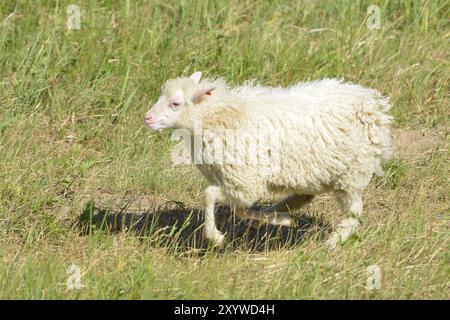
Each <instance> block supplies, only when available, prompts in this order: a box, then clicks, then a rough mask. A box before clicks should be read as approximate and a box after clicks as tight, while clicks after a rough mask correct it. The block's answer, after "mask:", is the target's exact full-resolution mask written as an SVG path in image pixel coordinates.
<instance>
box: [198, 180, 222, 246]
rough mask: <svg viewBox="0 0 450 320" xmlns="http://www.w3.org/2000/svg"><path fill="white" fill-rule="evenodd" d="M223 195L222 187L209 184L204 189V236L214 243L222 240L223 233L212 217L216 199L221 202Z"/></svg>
mask: <svg viewBox="0 0 450 320" xmlns="http://www.w3.org/2000/svg"><path fill="white" fill-rule="evenodd" d="M224 198H225V197H224V195H223V192H222V189H220V188H219V187H216V186H209V187H208V188H206V190H205V225H204V229H203V232H204V234H205V237H206V238H207V239H209V240H211V241H212V242H213V243H214V244H215V245H220V244H222V242H223V239H224V235H223V234H222V233H221V232H220V231H219V230H218V229H217V227H216V223H215V219H214V206H215V204H216V202H217V201H220V202H223V201H224Z"/></svg>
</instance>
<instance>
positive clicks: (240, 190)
mask: <svg viewBox="0 0 450 320" xmlns="http://www.w3.org/2000/svg"><path fill="white" fill-rule="evenodd" d="M201 76H202V73H201V72H195V73H194V74H192V75H191V76H190V77H180V78H176V79H172V80H168V81H167V82H166V83H165V85H164V86H163V87H162V94H161V97H160V98H159V100H158V101H157V102H156V104H155V105H154V106H153V107H152V108H151V109H150V110H149V111H148V112H147V113H146V115H145V119H144V121H145V123H146V124H147V126H148V127H149V128H150V129H153V130H160V129H164V128H179V129H183V130H187V131H188V132H189V133H190V134H191V135H192V137H194V140H195V138H199V137H200V138H199V140H198V139H197V142H198V141H200V143H197V144H195V143H194V145H196V146H200V147H199V148H194V151H193V152H192V157H193V158H196V159H197V160H200V161H197V162H196V166H197V168H198V169H199V170H200V172H201V173H202V174H203V175H204V177H205V178H206V179H207V181H208V182H209V184H210V186H209V187H207V188H206V190H205V198H204V201H205V202H204V206H205V223H204V228H203V231H204V234H205V236H206V238H208V239H209V240H210V241H212V243H213V244H215V245H220V244H222V242H223V240H224V235H223V234H222V233H221V232H220V231H219V230H218V229H217V227H216V224H215V219H214V206H215V204H216V203H217V202H219V203H223V204H229V205H230V206H231V207H232V208H234V212H235V214H236V215H237V216H238V217H239V218H240V219H251V220H252V221H253V222H254V223H255V224H259V223H269V224H274V225H283V226H287V227H289V226H293V224H294V222H293V219H292V217H291V212H293V211H294V210H298V209H300V208H301V207H303V206H305V205H307V204H308V203H310V202H311V201H312V200H313V198H314V196H316V195H318V194H321V193H325V192H333V193H334V194H335V195H336V197H337V199H338V200H339V203H340V204H341V207H342V210H343V211H344V212H345V213H346V214H347V215H348V217H347V218H344V219H342V220H341V221H340V222H339V223H338V224H337V226H336V228H335V230H334V231H333V232H332V233H331V235H330V237H329V238H328V240H327V241H326V245H327V247H328V248H330V249H334V248H336V246H337V245H338V244H339V243H341V242H344V241H345V240H347V239H348V238H349V237H350V235H351V234H353V233H354V232H355V231H356V229H357V227H358V226H359V225H360V219H361V215H362V212H363V201H362V193H363V190H364V188H365V187H366V186H367V185H368V183H369V181H370V179H371V177H372V175H373V174H377V175H382V174H383V170H382V163H383V162H385V161H386V160H388V159H390V157H391V154H392V151H391V139H392V138H391V132H390V123H391V116H390V115H389V114H388V111H389V109H390V107H391V106H390V104H389V102H388V99H387V98H385V97H383V96H382V95H381V94H380V93H379V92H378V91H376V90H373V89H368V88H364V87H362V86H359V85H355V84H352V83H346V82H343V81H341V80H336V79H324V80H318V81H313V82H305V83H298V84H295V85H293V86H291V87H288V88H274V87H263V86H259V85H257V84H254V83H246V84H245V85H243V86H238V87H234V88H233V87H230V86H228V85H227V84H226V83H225V82H224V81H223V80H220V79H215V80H211V79H203V80H201ZM230 131H231V132H234V133H235V134H234V137H233V138H235V139H232V138H230V137H232V136H233V135H230V134H229V133H230ZM211 132H213V133H214V134H211ZM243 135H245V136H246V138H245V139H244V138H243ZM249 136H250V138H254V139H255V140H252V139H247V138H248V137H249ZM271 138H272V142H273V141H276V143H267V141H268V140H271ZM255 141H256V142H255ZM261 141H262V142H261ZM217 142H219V143H217ZM260 142H261V143H260ZM218 145H219V146H221V147H222V149H221V152H222V155H223V154H225V156H223V157H222V159H221V160H222V161H211V159H212V158H214V157H215V156H216V155H217V153H218V152H217V146H218ZM255 146H259V148H257V149H258V150H257V151H255V150H254V149H255V148H253V149H252V147H255ZM230 148H231V149H232V151H235V153H234V155H236V154H237V156H239V157H240V159H241V160H242V159H244V161H223V160H224V158H227V157H226V155H229V154H230V153H233V152H231V151H230V150H231V149H230ZM195 149H196V150H195ZM249 150H253V151H252V152H253V153H255V152H256V155H254V154H250V151H249ZM219 153H220V152H219ZM251 156H253V157H251ZM231 158H233V157H231ZM249 158H252V159H253V160H255V159H256V160H261V159H265V160H266V161H249ZM214 159H215V158H214ZM227 159H228V160H229V159H230V157H229V158H227ZM202 160H203V161H202ZM205 160H208V161H205ZM267 197H277V198H280V199H281V200H279V201H278V202H276V203H275V204H273V205H272V206H270V207H269V208H267V209H264V210H253V209H250V207H251V205H252V204H254V203H255V202H256V201H258V200H260V199H263V198H267Z"/></svg>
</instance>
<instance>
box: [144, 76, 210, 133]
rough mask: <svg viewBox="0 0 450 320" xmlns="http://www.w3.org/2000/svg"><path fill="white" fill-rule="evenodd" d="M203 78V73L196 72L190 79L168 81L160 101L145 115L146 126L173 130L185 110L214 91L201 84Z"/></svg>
mask: <svg viewBox="0 0 450 320" xmlns="http://www.w3.org/2000/svg"><path fill="white" fill-rule="evenodd" d="M201 76H202V73H201V72H195V73H193V74H192V75H191V76H190V77H188V78H177V79H173V80H168V81H167V82H166V83H165V84H164V85H163V87H162V89H161V96H160V97H159V99H158V101H157V102H156V103H155V105H154V106H153V107H151V108H150V110H149V111H148V112H147V113H146V114H145V118H144V122H145V124H146V125H147V126H148V127H149V128H150V129H152V130H160V129H165V128H173V127H174V126H175V124H176V122H177V119H178V117H179V116H180V114H181V113H182V111H183V109H185V108H189V107H192V106H193V105H194V104H195V103H197V102H199V101H200V100H202V99H203V98H204V97H205V96H208V95H211V91H212V90H214V87H211V86H209V87H208V86H207V87H205V86H202V85H201V84H200V83H199V82H200V78H201Z"/></svg>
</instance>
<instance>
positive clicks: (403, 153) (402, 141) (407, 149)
mask: <svg viewBox="0 0 450 320" xmlns="http://www.w3.org/2000/svg"><path fill="white" fill-rule="evenodd" d="M448 133H449V132H448V129H441V130H430V129H422V130H417V129H415V130H414V129H404V128H394V129H392V134H393V147H394V153H395V156H396V157H399V158H402V159H405V160H414V159H417V158H421V157H423V156H427V155H430V154H431V153H432V152H433V150H435V148H436V147H437V146H438V145H439V143H440V142H441V141H443V140H444V139H445V137H447V136H448Z"/></svg>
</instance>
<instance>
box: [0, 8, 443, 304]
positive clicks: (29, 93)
mask: <svg viewBox="0 0 450 320" xmlns="http://www.w3.org/2000/svg"><path fill="white" fill-rule="evenodd" d="M72 2H73V1H57V0H54V1H50V0H49V1H3V2H1V4H0V73H1V78H0V79H1V80H0V154H1V156H0V256H1V261H2V263H1V265H0V298H2V299H10V298H26V299H59V298H62V299H71V298H76V299H85V298H108V299H109V298H112V299H146V298H151V299H153V298H163V299H165V298H171V299H173V298H175V299H184V298H193V299H202V298H225V299H226V298H233V299H240V298H248V299H252V298H275V299H286V298H292V299H304V298H308V299H310V298H314V299H317V298H320V299H323V298H337V299H360V298H369V299H395V298H403V299H449V298H450V255H449V250H448V249H449V244H450V241H449V240H450V237H449V234H450V233H449V217H450V196H449V192H448V191H449V172H450V170H449V169H450V168H449V159H448V157H449V151H448V150H449V149H448V121H449V116H450V112H449V74H450V73H449V70H450V69H449V61H450V59H449V58H450V57H449V47H448V41H449V31H450V29H449V23H448V16H449V13H450V12H449V4H448V2H447V1H440V0H436V1H421V2H418V1H373V2H374V3H376V4H377V5H378V6H379V7H380V9H381V23H382V28H381V29H380V30H368V29H367V27H366V19H367V15H366V10H367V7H368V6H369V5H370V4H371V2H370V1H352V2H347V1H278V2H273V3H272V2H270V1H257V2H253V1H246V0H245V1H184V0H183V1H169V2H167V1H150V2H145V1H120V2H119V1H117V2H116V1H77V4H78V5H79V6H80V8H81V13H82V18H81V29H80V30H70V31H68V30H67V28H66V27H65V23H66V19H67V13H66V9H67V7H68V5H69V4H72ZM195 70H203V71H204V72H205V73H206V74H208V75H214V76H222V77H225V78H226V79H228V80H229V81H230V82H231V83H241V82H243V81H245V80H248V79H252V78H255V79H257V80H258V81H259V82H261V83H263V84H266V85H288V84H291V83H294V82H297V81H300V80H309V79H318V78H322V77H343V78H344V79H346V80H349V81H353V82H357V83H360V84H362V85H365V86H369V87H373V88H376V89H378V90H380V91H381V92H383V93H384V94H386V95H388V96H389V97H390V98H391V101H392V103H393V105H394V108H393V110H392V114H393V115H394V118H395V126H396V127H398V128H401V129H402V130H406V129H410V130H416V131H418V130H425V131H426V132H440V133H441V134H440V135H439V137H438V138H436V141H435V143H433V144H432V145H431V144H430V145H428V146H426V147H427V148H426V152H422V151H420V152H419V151H418V150H416V151H415V152H413V156H406V155H404V154H399V155H398V156H397V158H396V159H394V160H393V161H392V162H391V163H389V164H387V175H386V177H384V178H382V179H378V180H377V179H374V180H373V182H372V183H371V185H370V186H369V188H368V189H367V191H366V194H365V208H366V209H365V218H364V226H363V228H362V230H361V231H360V232H359V233H358V235H357V236H355V237H353V238H352V239H351V240H350V241H348V242H347V243H345V244H344V245H342V246H341V247H340V248H339V250H337V251H336V252H333V253H328V252H327V251H326V250H325V248H324V245H323V239H322V237H321V232H320V231H318V232H316V231H317V230H318V229H319V230H320V229H321V227H320V225H321V224H320V223H319V222H318V221H326V222H327V223H334V222H336V221H337V219H338V213H337V211H336V209H335V205H336V204H335V203H334V202H333V201H330V200H329V199H328V198H327V197H324V198H323V199H319V200H318V201H316V202H314V203H313V204H312V206H311V208H309V209H308V212H307V217H309V218H310V219H312V221H316V222H315V223H312V226H313V227H314V228H312V231H310V232H307V233H306V235H305V236H302V238H301V241H288V240H286V239H287V238H289V236H292V232H289V231H286V230H281V231H280V230H278V231H277V230H275V231H274V230H272V232H271V233H270V234H271V236H270V237H267V236H266V237H264V236H261V234H258V237H259V238H258V241H260V242H261V243H262V245H258V246H255V245H253V244H254V243H253V242H252V238H251V237H249V236H248V235H249V232H250V231H248V232H241V231H242V230H241V229H242V228H244V227H245V226H243V224H242V223H241V224H239V228H241V229H239V230H241V231H239V230H238V231H239V232H241V233H239V232H237V233H239V234H240V235H242V237H238V236H235V235H233V232H234V231H233V230H235V229H233V228H232V227H230V226H229V224H226V223H225V224H222V226H221V227H222V228H229V229H228V230H229V232H228V234H227V239H228V244H227V246H226V247H225V248H224V249H223V250H213V249H211V248H205V245H206V244H205V243H204V242H202V240H201V237H200V232H199V231H198V228H197V227H198V226H199V221H197V220H195V219H196V218H195V214H194V213H193V211H192V210H191V208H195V207H198V206H199V204H200V203H201V193H202V190H203V188H204V186H205V183H204V182H203V180H202V178H201V177H200V175H199V174H198V173H197V172H196V171H195V170H194V169H193V168H190V167H181V168H172V166H171V163H170V150H171V148H172V147H173V144H174V143H173V142H171V141H170V132H163V133H150V132H148V130H147V129H146V128H145V127H144V126H143V121H142V118H143V114H144V113H145V111H146V110H147V107H148V105H149V104H150V103H151V102H152V101H155V99H156V98H157V97H158V94H159V88H160V86H161V84H162V82H163V81H164V80H165V79H167V78H169V77H174V76H178V75H181V74H189V73H191V72H193V71H195ZM418 143H420V141H407V143H406V144H407V145H410V146H409V147H411V148H412V150H413V151H414V150H415V149H414V146H415V145H416V144H418ZM142 199H146V201H142ZM89 201H90V202H89ZM167 201H177V202H178V204H177V205H175V207H177V208H178V209H180V208H181V209H180V210H181V211H183V210H184V213H185V216H184V217H188V216H189V213H190V212H191V211H192V212H191V213H192V214H191V216H190V220H188V222H189V221H191V220H192V221H194V220H195V221H194V222H196V223H194V227H190V225H189V223H186V219H175V220H173V221H176V222H177V223H172V222H173V221H172V222H171V220H170V219H171V218H170V217H168V216H167V215H166V216H165V217H166V218H167V219H166V220H167V221H166V222H165V227H166V228H165V229H164V230H161V229H160V228H158V227H157V226H160V224H159V223H160V222H155V221H156V220H151V219H150V220H151V221H150V222H151V223H150V225H151V226H150V227H149V228H148V230H146V232H144V233H139V234H136V232H133V230H132V228H129V229H126V228H119V229H120V230H118V231H117V230H115V231H114V232H113V231H112V230H110V229H108V228H105V227H100V226H99V225H98V224H95V223H94V221H93V220H92V219H90V218H91V217H92V214H93V211H94V208H93V207H92V208H91V206H90V204H89V203H91V204H94V205H95V206H98V207H101V208H103V209H105V210H107V212H106V213H105V215H109V216H113V217H114V216H117V215H114V213H117V210H119V209H121V210H122V212H121V213H123V212H124V211H127V212H128V211H130V210H131V209H132V207H133V206H140V208H138V209H136V210H138V211H139V210H140V211H139V212H142V211H152V212H153V211H155V210H156V209H158V208H160V206H161V204H164V203H166V202H167ZM183 206H185V207H186V209H183ZM108 210H109V211H108ZM156 211H157V212H160V211H161V210H156ZM83 213H84V215H83ZM86 214H87V217H88V218H89V219H87V229H86V230H83V228H82V227H80V224H79V223H78V222H79V220H80V217H86ZM136 216H138V215H136ZM154 216H155V217H157V218H158V217H159V215H158V214H155V215H154ZM152 217H153V216H152ZM319 218H320V219H319ZM224 219H225V220H226V219H227V217H226V214H224ZM225 220H224V221H225ZM84 223H86V221H85V222H84ZM105 223H106V224H107V221H106V220H105ZM152 223H153V224H152ZM230 228H231V229H230ZM314 230H316V231H314ZM286 233H287V234H288V236H287V238H286V237H285V235H286ZM245 235H247V236H245ZM294 237H295V235H294ZM197 240H198V241H199V244H197V242H196V241H197ZM232 240H233V241H232ZM261 243H260V244H261ZM71 264H75V265H77V266H79V267H80V271H81V276H82V278H81V284H82V287H81V289H78V290H77V289H72V290H69V289H68V288H67V286H66V282H67V280H68V277H70V275H71V273H68V268H69V266H70V265H71ZM373 264H376V265H378V266H379V267H380V269H381V272H382V281H381V288H380V289H379V290H367V289H366V288H365V285H366V280H367V277H368V275H367V272H366V269H367V267H369V266H370V265H373Z"/></svg>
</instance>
